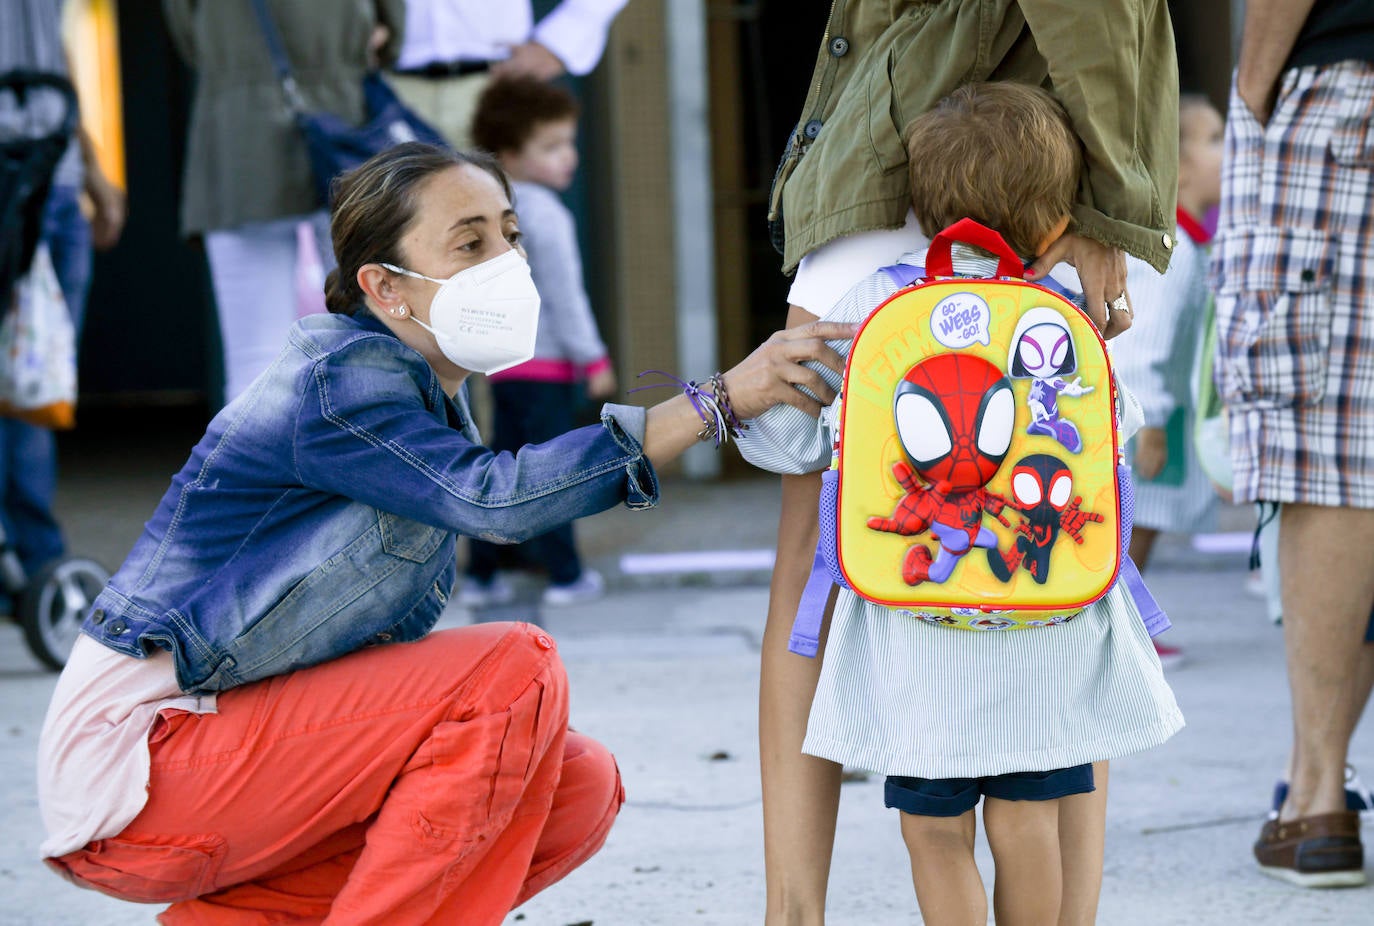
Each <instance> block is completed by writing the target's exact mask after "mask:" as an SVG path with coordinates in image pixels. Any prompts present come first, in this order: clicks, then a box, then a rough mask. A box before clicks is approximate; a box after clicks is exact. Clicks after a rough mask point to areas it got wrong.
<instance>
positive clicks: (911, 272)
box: [882, 264, 926, 289]
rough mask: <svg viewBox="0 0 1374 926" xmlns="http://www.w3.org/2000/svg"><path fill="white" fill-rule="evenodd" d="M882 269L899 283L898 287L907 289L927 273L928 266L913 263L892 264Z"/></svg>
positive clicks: (894, 281)
mask: <svg viewBox="0 0 1374 926" xmlns="http://www.w3.org/2000/svg"><path fill="white" fill-rule="evenodd" d="M882 271H883V273H886V274H887V275H888V277H889V278H890V279H891V280H892V282H893V283H896V284H897V288H898V289H906V288H907V287H908V286H910V285H911V284H912V283H915V282H916V281H917V280H919V279H921V278H922V277H924V276H925V275H926V268H924V267H916V266H913V265H911V264H892V265H890V266H887V267H883V268H882Z"/></svg>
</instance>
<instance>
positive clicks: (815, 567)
mask: <svg viewBox="0 0 1374 926" xmlns="http://www.w3.org/2000/svg"><path fill="white" fill-rule="evenodd" d="M834 584H835V583H834V582H832V581H831V580H830V568H829V566H828V565H826V562H825V555H824V554H823V553H821V550H820V547H819V546H818V547H817V548H816V559H815V561H814V562H812V564H811V577H810V578H808V579H807V580H806V588H805V590H803V591H802V597H801V604H800V605H798V606H797V616H796V618H795V619H794V620H793V621H792V635H791V636H790V637H788V638H787V649H788V651H790V652H793V653H796V654H797V655H798V656H807V657H809V658H812V659H814V658H815V657H816V653H817V652H818V651H819V649H820V645H821V621H822V620H824V619H825V603H826V601H828V600H829V598H830V588H831V586H832V585H834Z"/></svg>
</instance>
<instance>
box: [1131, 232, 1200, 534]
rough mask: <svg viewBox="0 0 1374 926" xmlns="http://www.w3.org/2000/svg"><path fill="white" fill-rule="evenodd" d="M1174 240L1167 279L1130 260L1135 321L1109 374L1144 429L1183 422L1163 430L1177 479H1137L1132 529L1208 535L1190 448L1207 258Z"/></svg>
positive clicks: (1184, 240)
mask: <svg viewBox="0 0 1374 926" xmlns="http://www.w3.org/2000/svg"><path fill="white" fill-rule="evenodd" d="M1176 240H1177V242H1178V243H1177V244H1176V245H1175V247H1174V255H1173V257H1172V258H1170V260H1169V269H1168V270H1167V271H1166V272H1164V273H1159V272H1158V271H1156V270H1155V269H1154V268H1153V267H1151V266H1150V265H1149V264H1146V263H1145V262H1144V261H1141V260H1137V259H1136V258H1134V257H1130V256H1129V255H1128V256H1127V258H1126V288H1127V289H1128V290H1129V291H1130V293H1131V303H1132V304H1133V305H1134V307H1135V321H1134V323H1133V324H1132V325H1131V327H1130V330H1128V331H1127V332H1125V333H1124V334H1123V335H1121V337H1119V338H1117V339H1116V340H1115V341H1113V353H1112V366H1113V367H1114V368H1115V370H1116V375H1117V376H1118V377H1119V379H1120V380H1121V382H1123V383H1126V384H1128V385H1129V386H1130V387H1131V389H1132V390H1133V391H1134V392H1135V395H1136V398H1137V399H1139V401H1140V404H1141V407H1142V408H1143V409H1144V412H1145V423H1146V425H1147V426H1148V427H1152V428H1167V426H1168V425H1169V423H1170V420H1171V418H1173V416H1175V415H1179V416H1180V417H1179V418H1178V419H1176V420H1175V421H1174V423H1175V425H1176V427H1174V428H1170V429H1168V438H1169V446H1168V451H1167V453H1168V456H1169V457H1170V458H1173V457H1174V456H1175V455H1178V456H1179V457H1182V464H1183V467H1182V471H1181V476H1180V475H1175V474H1174V473H1173V472H1171V471H1173V470H1174V469H1175V467H1173V466H1169V467H1167V468H1166V471H1165V473H1163V474H1161V476H1162V477H1163V480H1162V481H1153V482H1147V481H1145V480H1143V479H1140V478H1139V477H1137V478H1136V486H1135V489H1136V493H1135V523H1136V524H1138V525H1140V526H1141V527H1149V528H1153V529H1155V530H1166V531H1180V532H1186V533H1195V532H1197V531H1205V530H1210V529H1211V528H1212V527H1213V525H1214V524H1215V522H1216V510H1217V495H1216V492H1215V491H1214V490H1213V489H1212V484H1211V481H1210V480H1209V479H1208V478H1207V474H1206V473H1205V472H1204V471H1203V469H1202V464H1201V463H1199V462H1198V459H1197V451H1196V449H1195V448H1194V445H1193V409H1194V406H1195V403H1194V401H1193V374H1194V370H1195V369H1196V367H1197V363H1198V347H1199V342H1200V341H1201V339H1202V337H1201V336H1202V326H1203V324H1204V322H1205V314H1206V313H1205V310H1206V303H1207V282H1206V281H1207V258H1206V254H1205V252H1204V251H1203V249H1202V248H1201V247H1199V246H1198V245H1197V244H1196V243H1195V242H1194V241H1193V239H1192V238H1190V237H1189V236H1188V235H1187V234H1186V233H1185V232H1184V230H1183V229H1179V231H1178V234H1177V235H1176ZM1133 449H1134V447H1133V445H1132V446H1131V447H1128V450H1133ZM1175 462H1176V463H1177V462H1178V461H1175Z"/></svg>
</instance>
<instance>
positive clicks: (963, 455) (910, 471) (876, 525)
mask: <svg viewBox="0 0 1374 926" xmlns="http://www.w3.org/2000/svg"><path fill="white" fill-rule="evenodd" d="M892 411H893V416H894V418H895V419H896V423H897V438H898V440H900V441H901V444H902V450H903V451H905V453H906V456H907V460H898V461H897V462H896V463H893V464H892V474H893V475H894V476H896V477H897V483H898V485H900V486H901V487H902V488H903V489H904V490H905V491H906V493H907V494H906V495H905V496H903V498H902V499H901V501H899V502H898V503H897V510H896V511H894V512H893V513H892V517H890V518H879V517H872V518H869V519H868V526H869V527H871V528H872V529H873V530H878V531H888V532H890V533H894V534H902V535H904V536H913V535H915V534H919V533H921V532H922V531H926V530H929V531H930V532H931V534H933V535H934V537H935V539H936V540H938V541H939V542H940V550H939V553H938V554H936V555H935V556H932V555H931V552H930V548H929V547H927V546H926V545H925V544H922V543H917V544H913V545H912V546H911V547H909V548H908V549H907V552H906V558H905V560H904V561H903V563H902V578H903V579H904V580H905V581H906V583H907V584H908V585H919V584H920V583H921V582H925V581H927V580H929V581H931V582H944V581H945V580H946V579H948V578H949V576H950V573H952V572H953V571H954V567H955V566H956V565H957V564H958V562H959V560H960V559H961V558H962V557H963V556H964V554H966V553H967V552H968V551H969V550H970V549H971V548H972V547H987V548H990V549H991V550H994V551H995V549H996V547H997V536H996V535H995V534H993V532H992V531H990V530H988V529H987V528H986V527H984V526H983V512H984V511H986V512H987V513H988V514H991V515H993V516H995V517H998V518H999V520H1001V518H1000V513H1001V511H1002V508H1003V507H1004V506H1005V505H1006V500H1005V499H1003V498H1002V497H1001V496H1000V495H996V494H994V493H992V492H989V491H988V490H987V489H986V488H984V486H986V485H987V482H988V480H989V479H991V478H992V476H993V474H994V473H996V472H997V468H998V467H999V466H1001V465H1002V459H1003V458H1004V457H1005V456H1006V455H1007V449H1008V448H1009V447H1010V446H1011V435H1012V429H1013V427H1014V426H1015V420H1016V403H1015V399H1014V397H1013V395H1012V388H1011V382H1010V381H1009V380H1008V379H1007V378H1006V377H1005V376H1004V375H1003V374H1002V371H1001V370H999V369H997V367H995V366H993V365H992V364H991V363H988V362H987V361H986V360H984V359H982V358H981V357H975V356H973V355H971V354H940V355H939V356H936V357H930V358H927V359H926V360H922V361H921V362H920V363H918V364H916V365H915V366H913V367H912V368H911V369H909V370H907V372H906V375H905V376H904V377H903V378H902V381H901V382H900V383H899V384H898V385H897V390H896V396H895V398H894V399H893V403H892ZM908 460H909V461H910V462H907V461H908ZM917 476H920V477H921V479H922V480H925V484H923V483H922V482H920V481H918V480H917V478H916V477H917ZM1002 523H1004V524H1006V523H1007V522H1006V521H1003V522H1002ZM1007 526H1008V527H1010V526H1011V525H1010V524H1007Z"/></svg>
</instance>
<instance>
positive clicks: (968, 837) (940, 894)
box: [902, 809, 1001, 926]
mask: <svg viewBox="0 0 1374 926" xmlns="http://www.w3.org/2000/svg"><path fill="white" fill-rule="evenodd" d="M977 831H978V823H977V810H976V809H975V810H969V811H966V812H965V813H963V814H960V815H959V816H957V817H924V816H918V815H916V814H910V813H905V812H904V813H902V839H903V840H904V841H905V842H906V848H907V852H908V853H910V855H911V880H912V882H913V883H914V884H915V885H916V902H917V904H919V905H920V907H921V919H922V920H924V921H925V923H926V926H985V924H986V923H987V921H988V895H987V890H986V889H985V888H984V887H983V878H982V876H981V875H979V874H978V864H977V862H976V861H975V860H974V857H973V839H974V836H975V835H976V834H977ZM998 923H999V926H1000V924H1001V918H1000V916H999V918H998Z"/></svg>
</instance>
